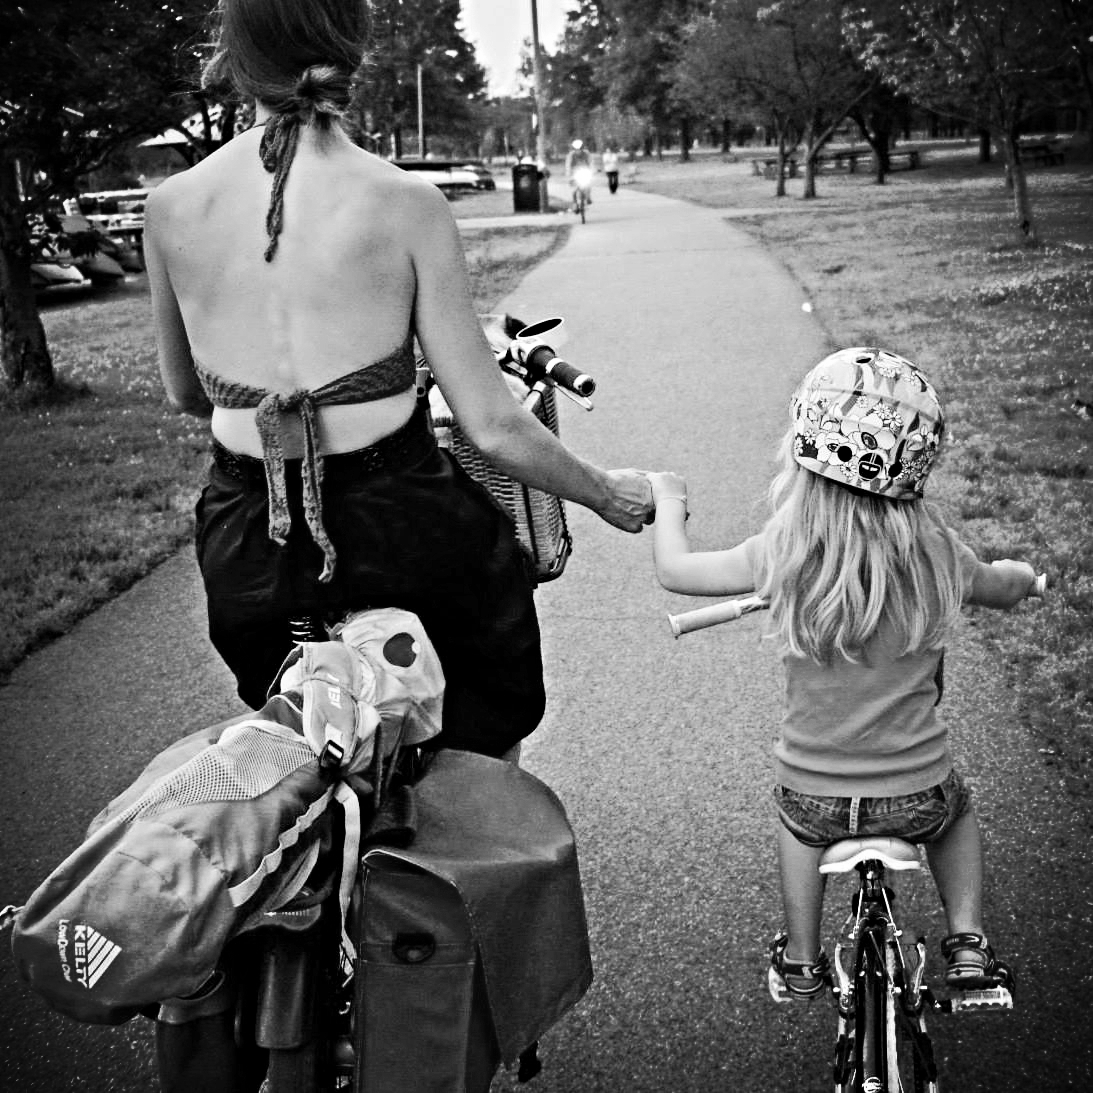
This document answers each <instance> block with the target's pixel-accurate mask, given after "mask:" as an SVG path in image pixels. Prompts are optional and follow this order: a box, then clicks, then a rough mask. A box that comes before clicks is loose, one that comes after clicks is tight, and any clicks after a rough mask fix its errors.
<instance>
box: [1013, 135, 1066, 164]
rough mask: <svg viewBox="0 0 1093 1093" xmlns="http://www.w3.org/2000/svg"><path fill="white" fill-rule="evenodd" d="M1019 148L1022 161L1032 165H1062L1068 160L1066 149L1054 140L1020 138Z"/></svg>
mask: <svg viewBox="0 0 1093 1093" xmlns="http://www.w3.org/2000/svg"><path fill="white" fill-rule="evenodd" d="M1017 148H1018V151H1019V152H1020V153H1021V162H1022V163H1025V164H1028V165H1029V166H1030V167H1054V166H1061V165H1062V164H1063V163H1064V162H1065V161H1066V151H1065V150H1064V148H1063V147H1062V145H1061V144H1056V143H1055V142H1054V141H1049V140H1020V141H1018V142H1017Z"/></svg>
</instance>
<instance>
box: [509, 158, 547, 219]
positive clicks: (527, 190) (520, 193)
mask: <svg viewBox="0 0 1093 1093" xmlns="http://www.w3.org/2000/svg"><path fill="white" fill-rule="evenodd" d="M512 208H513V212H518V213H537V212H542V208H541V207H540V199H539V167H538V165H537V164H535V163H517V164H515V165H514V166H513V168H512Z"/></svg>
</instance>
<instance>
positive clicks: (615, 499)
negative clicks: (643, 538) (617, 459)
mask: <svg viewBox="0 0 1093 1093" xmlns="http://www.w3.org/2000/svg"><path fill="white" fill-rule="evenodd" d="M606 474H607V500H606V503H605V504H603V505H601V506H599V507H597V509H596V512H597V514H598V515H599V516H600V517H601V518H602V519H604V520H606V521H607V522H608V523H609V524H611V525H613V526H614V527H617V528H621V529H622V530H623V531H629V532H638V531H641V529H642V528H643V527H644V526H645V525H646V524H651V523H652V522H653V514H654V512H655V511H656V508H655V506H654V504H653V495H652V491H651V490H650V488H649V479H648V477H647V476H646V475H645V474H644V473H643V472H642V471H636V470H634V469H633V468H628V469H626V470H622V471H607V472H606Z"/></svg>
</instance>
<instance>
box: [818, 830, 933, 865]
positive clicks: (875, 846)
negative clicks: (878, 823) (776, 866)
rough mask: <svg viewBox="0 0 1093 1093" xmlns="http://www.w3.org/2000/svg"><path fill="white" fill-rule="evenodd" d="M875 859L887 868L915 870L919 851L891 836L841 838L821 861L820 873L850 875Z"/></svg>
mask: <svg viewBox="0 0 1093 1093" xmlns="http://www.w3.org/2000/svg"><path fill="white" fill-rule="evenodd" d="M873 859H876V860H877V861H880V862H883V863H884V865H885V866H886V867H887V868H888V869H894V870H901V869H918V868H920V865H921V863H920V861H919V855H918V848H917V847H916V846H914V845H913V844H912V843H909V842H904V841H903V839H896V838H893V837H892V836H890V835H874V836H871V837H868V838H864V839H842V840H841V841H840V842H837V843H835V844H834V845H833V846H829V847H828V848H827V849H826V850H825V851H824V853H823V857H822V858H820V872H821V873H849V872H850V871H851V870H852V869H854V868H855V866H857V865H858V864H859V863H861V862H863V861H871V860H873Z"/></svg>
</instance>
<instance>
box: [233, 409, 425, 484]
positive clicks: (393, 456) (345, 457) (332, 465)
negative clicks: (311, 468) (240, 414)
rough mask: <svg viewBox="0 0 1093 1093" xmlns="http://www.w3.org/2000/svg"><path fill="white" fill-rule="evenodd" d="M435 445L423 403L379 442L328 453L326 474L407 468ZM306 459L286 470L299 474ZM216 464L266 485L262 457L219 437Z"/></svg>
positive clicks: (246, 480) (248, 481)
mask: <svg viewBox="0 0 1093 1093" xmlns="http://www.w3.org/2000/svg"><path fill="white" fill-rule="evenodd" d="M435 446H436V440H435V439H434V437H433V434H432V431H431V430H430V429H429V425H428V421H427V419H426V414H425V407H424V404H423V403H419V405H418V407H417V408H416V409H415V410H414V413H413V415H412V416H411V418H410V419H409V421H407V422H406V424H405V425H401V426H399V428H397V429H396V430H395V431H394V432H393V433H388V434H387V436H384V437H380V439H379V440H377V441H376V442H375V444H369V445H368V447H367V448H358V449H357V450H355V451H351V452H337V453H335V454H333V455H324V456H323V477H324V478H334V479H341V478H354V477H359V476H361V475H365V474H376V473H378V472H382V471H397V470H404V469H406V468H408V467H413V466H415V465H416V464H417V463H420V462H421V460H423V459H424V458H425V457H426V456H428V455H429V453H430V452H431V451H432V450H433V448H434V447H435ZM302 462H303V460H301V459H286V460H285V469H286V471H291V472H296V474H298V473H299V467H300V465H301V464H302ZM213 463H214V464H215V465H216V467H217V468H218V469H219V470H221V471H223V472H224V473H225V474H227V475H230V476H231V477H232V478H235V479H238V480H239V481H240V482H243V483H245V484H246V485H247V486H265V484H266V467H265V463H264V462H263V461H262V460H261V459H259V458H257V457H256V456H252V455H240V454H239V453H238V452H233V451H231V449H229V448H225V447H224V445H223V444H221V443H220V442H219V441H216V440H214V441H213Z"/></svg>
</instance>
